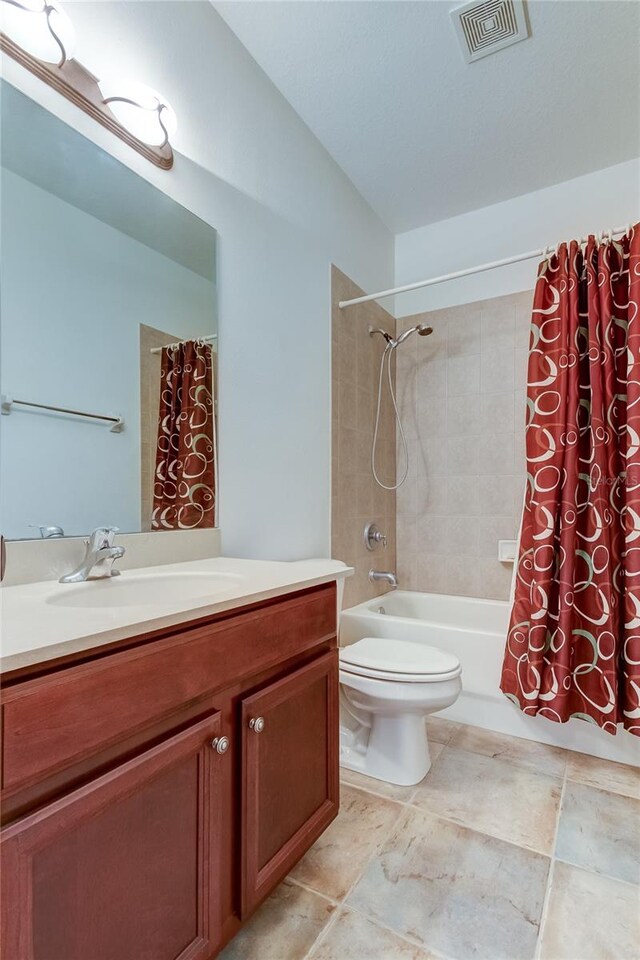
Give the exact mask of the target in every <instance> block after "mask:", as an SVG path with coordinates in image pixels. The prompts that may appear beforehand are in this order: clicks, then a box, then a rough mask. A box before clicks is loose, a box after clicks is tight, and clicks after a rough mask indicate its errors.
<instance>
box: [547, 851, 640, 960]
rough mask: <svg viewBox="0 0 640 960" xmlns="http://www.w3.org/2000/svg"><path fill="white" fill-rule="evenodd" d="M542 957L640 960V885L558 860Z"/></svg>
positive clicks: (555, 958) (555, 867)
mask: <svg viewBox="0 0 640 960" xmlns="http://www.w3.org/2000/svg"><path fill="white" fill-rule="evenodd" d="M540 956H541V960H638V957H639V956H640V889H638V887H635V886H633V885H631V884H629V883H621V882H620V881H619V880H611V879H609V878H608V877H601V876H598V874H596V873H588V872H587V871H586V870H580V869H578V867H571V866H568V865H567V864H565V863H559V862H557V863H556V864H555V866H554V869H553V882H552V886H551V892H550V899H549V904H548V907H547V919H546V922H545V925H544V931H543V935H542V948H541V954H540Z"/></svg>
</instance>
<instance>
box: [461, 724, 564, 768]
mask: <svg viewBox="0 0 640 960" xmlns="http://www.w3.org/2000/svg"><path fill="white" fill-rule="evenodd" d="M450 744H451V746H452V747H458V748H459V749H460V750H468V751H470V752H471V753H482V754H484V755H485V756H486V757H495V758H496V759H498V760H507V761H508V762H509V763H515V764H516V765H517V766H519V767H525V768H526V769H527V770H537V771H539V772H540V773H545V774H546V775H547V776H548V777H560V778H562V777H563V776H564V770H565V766H566V762H567V751H566V750H562V749H561V748H560V747H550V746H548V745H547V744H546V743H538V742H536V741H534V740H523V739H522V738H521V737H509V736H507V735H506V734H504V733H494V732H493V730H483V729H482V728H481V727H468V726H463V727H461V728H460V730H458V732H457V733H456V734H455V735H454V737H453V738H452V740H451V741H450Z"/></svg>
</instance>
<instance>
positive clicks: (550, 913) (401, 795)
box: [222, 718, 640, 960]
mask: <svg viewBox="0 0 640 960" xmlns="http://www.w3.org/2000/svg"><path fill="white" fill-rule="evenodd" d="M428 726H429V738H430V744H431V755H432V761H433V762H432V767H431V770H430V771H429V773H428V774H427V776H426V777H425V779H424V780H423V781H422V783H420V784H418V786H417V787H396V786H392V785H391V784H385V783H381V782H380V781H376V780H370V779H368V778H366V777H363V776H361V775H359V774H355V773H351V772H349V771H347V770H343V771H342V781H343V782H342V795H341V809H340V815H339V816H338V818H337V819H336V820H335V821H334V823H333V824H332V825H331V827H329V829H328V830H327V831H326V833H325V834H324V835H323V836H322V837H321V838H320V839H319V840H318V842H317V843H316V844H315V845H314V846H313V847H312V849H311V850H310V851H309V853H308V854H307V855H306V857H304V859H303V860H302V861H301V862H300V863H299V864H298V865H297V866H296V868H295V869H294V871H293V872H292V873H291V875H290V877H289V878H288V879H287V880H285V881H284V882H283V883H282V884H281V885H280V886H279V887H278V889H277V890H276V891H275V893H274V894H273V895H272V896H271V897H270V898H269V900H267V901H266V903H264V904H263V906H262V907H261V908H260V909H259V910H258V912H257V913H256V915H255V916H254V917H253V918H252V920H251V921H250V922H249V924H248V925H247V926H246V927H245V928H244V930H242V931H241V932H240V934H239V935H238V936H237V937H236V938H235V940H234V941H233V942H232V943H231V944H229V946H228V947H227V948H226V950H225V951H224V952H223V954H222V958H223V960H472V958H473V960H640V771H638V770H637V769H635V768H633V767H627V766H623V765H622V764H616V763H608V762H606V761H603V760H597V759H595V758H592V757H585V756H583V755H582V754H573V753H569V752H567V751H565V750H560V749H558V748H555V747H547V746H545V745H543V744H539V743H532V742H530V741H528V740H519V739H516V738H514V737H507V736H503V735H501V734H495V733H490V732H488V731H486V730H481V729H479V728H477V727H466V726H462V725H460V724H455V723H451V722H449V721H446V720H442V719H439V718H432V719H431V720H430V721H429V724H428Z"/></svg>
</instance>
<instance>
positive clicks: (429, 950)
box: [343, 903, 451, 960]
mask: <svg viewBox="0 0 640 960" xmlns="http://www.w3.org/2000/svg"><path fill="white" fill-rule="evenodd" d="M343 907H344V909H345V910H350V911H351V912H352V913H356V914H357V915H358V916H359V917H363V918H364V919H365V920H368V921H369V923H372V924H373V925H374V927H380V928H381V929H382V930H386V931H387V932H388V933H392V934H393V935H394V937H397V938H398V939H399V940H402V941H403V942H404V943H408V944H409V945H410V946H412V947H418V948H419V949H420V950H422V951H423V952H424V953H426V954H427V956H428V957H429V960H432V958H433V960H451V958H449V957H447V956H445V954H444V953H440V952H439V951H437V950H434V949H433V947H430V946H429V945H428V944H426V943H423V942H421V941H420V940H417V939H412V938H411V937H410V936H408V935H407V934H406V933H399V932H398V931H397V930H395V929H394V928H393V927H390V926H389V925H388V924H386V923H384V922H383V921H382V920H378V919H377V918H375V919H374V918H373V917H371V916H370V915H369V914H368V913H365V912H364V911H363V910H361V909H360V908H359V907H353V906H351V904H350V903H345V904H343Z"/></svg>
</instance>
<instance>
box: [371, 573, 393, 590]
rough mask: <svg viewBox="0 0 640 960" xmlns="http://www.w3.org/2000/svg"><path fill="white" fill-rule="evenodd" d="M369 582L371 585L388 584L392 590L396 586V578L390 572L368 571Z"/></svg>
mask: <svg viewBox="0 0 640 960" xmlns="http://www.w3.org/2000/svg"><path fill="white" fill-rule="evenodd" d="M369 580H370V581H371V583H381V582H382V583H389V584H390V585H391V586H392V587H394V588H395V587H397V586H398V580H397V577H396V575H395V573H391V571H390V570H369Z"/></svg>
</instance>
